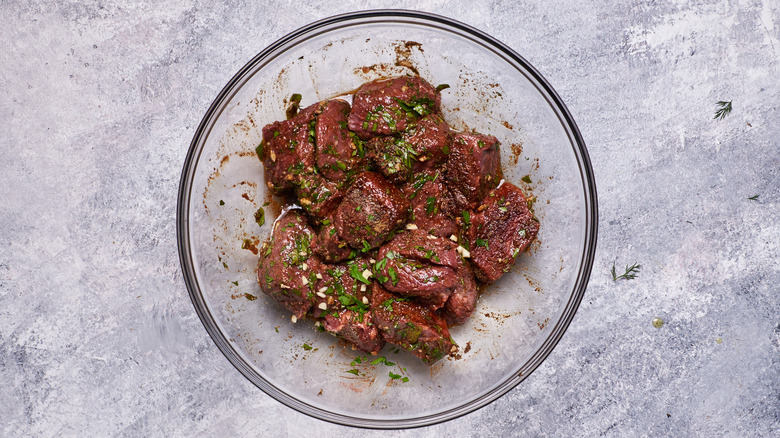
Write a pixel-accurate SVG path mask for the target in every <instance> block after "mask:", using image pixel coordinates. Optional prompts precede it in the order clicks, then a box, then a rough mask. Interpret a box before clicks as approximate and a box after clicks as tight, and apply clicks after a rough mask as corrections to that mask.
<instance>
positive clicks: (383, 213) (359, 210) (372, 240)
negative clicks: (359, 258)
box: [333, 172, 409, 252]
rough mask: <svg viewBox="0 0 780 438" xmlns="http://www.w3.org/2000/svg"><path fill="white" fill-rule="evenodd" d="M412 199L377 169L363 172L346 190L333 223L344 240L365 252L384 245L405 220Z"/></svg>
mask: <svg viewBox="0 0 780 438" xmlns="http://www.w3.org/2000/svg"><path fill="white" fill-rule="evenodd" d="M408 210H409V201H408V200H407V199H406V198H405V197H404V196H403V193H401V191H400V190H398V189H397V188H395V186H393V185H392V184H390V183H389V182H387V180H385V179H384V178H382V176H381V175H379V174H377V173H374V172H363V173H361V174H360V175H358V176H357V177H356V178H355V181H354V182H353V183H352V185H351V186H350V187H349V188H348V189H347V190H346V192H345V194H344V199H343V201H342V202H341V205H339V207H338V209H337V210H336V214H335V216H334V221H333V223H334V225H335V226H336V231H337V232H338V233H339V236H341V238H342V239H344V240H345V241H347V243H349V245H350V246H351V247H353V248H356V249H360V250H361V251H363V252H366V251H369V250H370V249H372V248H376V247H378V246H379V245H381V244H382V242H384V241H385V240H386V239H387V238H388V237H389V236H390V234H391V233H392V232H393V231H395V230H396V229H398V227H400V226H401V225H403V223H404V222H405V221H406V216H407V214H408Z"/></svg>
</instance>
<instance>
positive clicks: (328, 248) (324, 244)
mask: <svg viewBox="0 0 780 438" xmlns="http://www.w3.org/2000/svg"><path fill="white" fill-rule="evenodd" d="M311 247H312V250H313V251H314V254H317V255H318V256H319V257H320V258H321V259H322V260H324V261H326V262H329V263H336V262H340V261H342V260H346V259H347V258H349V255H350V253H353V252H354V251H355V250H354V249H352V248H351V247H350V246H349V244H347V242H346V241H345V240H344V239H342V238H341V237H340V236H339V233H338V232H336V226H335V225H333V218H332V217H329V218H327V219H325V220H323V221H322V227H321V228H320V231H319V233H317V238H316V239H314V242H312V244H311Z"/></svg>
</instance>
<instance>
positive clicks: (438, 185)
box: [401, 170, 458, 238]
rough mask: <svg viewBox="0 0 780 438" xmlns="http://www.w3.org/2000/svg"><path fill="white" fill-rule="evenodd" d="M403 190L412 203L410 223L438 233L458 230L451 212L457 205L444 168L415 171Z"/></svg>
mask: <svg viewBox="0 0 780 438" xmlns="http://www.w3.org/2000/svg"><path fill="white" fill-rule="evenodd" d="M401 191H402V192H403V193H404V195H406V198H407V199H409V202H411V204H412V214H411V216H410V217H409V222H410V223H412V224H414V225H415V226H416V227H417V228H418V229H420V230H423V231H427V232H428V233H430V234H433V235H435V236H439V237H445V238H448V237H450V236H452V235H457V234H458V226H457V224H456V223H455V220H453V219H452V217H451V216H450V215H451V214H452V212H453V210H454V205H453V202H452V198H451V196H450V193H449V191H448V190H447V188H446V187H445V185H444V177H443V175H442V172H441V171H438V170H436V171H427V172H421V173H416V174H415V175H414V178H413V180H412V182H410V183H408V184H404V185H403V186H401Z"/></svg>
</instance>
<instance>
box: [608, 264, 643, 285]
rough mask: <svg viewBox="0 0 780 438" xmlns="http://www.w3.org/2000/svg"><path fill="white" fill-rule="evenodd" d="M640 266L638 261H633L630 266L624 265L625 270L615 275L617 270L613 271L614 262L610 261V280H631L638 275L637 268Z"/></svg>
mask: <svg viewBox="0 0 780 438" xmlns="http://www.w3.org/2000/svg"><path fill="white" fill-rule="evenodd" d="M641 267H642V265H640V264H639V263H634V264H633V265H631V266H628V265H626V272H624V273H622V274H620V275H617V272H615V262H612V281H617V280H619V279H621V278H622V279H624V280H633V279H635V278H636V276H637V275H639V268H641Z"/></svg>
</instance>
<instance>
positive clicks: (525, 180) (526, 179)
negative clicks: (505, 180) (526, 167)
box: [520, 175, 531, 184]
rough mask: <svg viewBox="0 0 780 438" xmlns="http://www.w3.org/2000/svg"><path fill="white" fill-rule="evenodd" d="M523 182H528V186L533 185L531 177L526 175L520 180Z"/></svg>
mask: <svg viewBox="0 0 780 438" xmlns="http://www.w3.org/2000/svg"><path fill="white" fill-rule="evenodd" d="M520 179H521V180H522V181H523V182H526V183H528V184H531V175H526V176H524V177H522V178H520Z"/></svg>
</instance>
